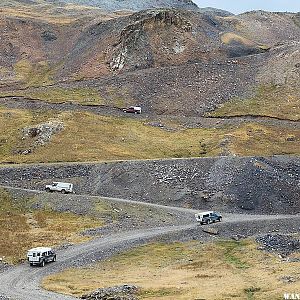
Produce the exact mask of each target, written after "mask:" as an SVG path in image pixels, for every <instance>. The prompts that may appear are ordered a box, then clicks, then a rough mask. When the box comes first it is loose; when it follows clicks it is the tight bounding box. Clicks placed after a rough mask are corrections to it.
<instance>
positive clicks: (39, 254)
mask: <svg viewBox="0 0 300 300" xmlns="http://www.w3.org/2000/svg"><path fill="white" fill-rule="evenodd" d="M27 260H28V262H29V264H30V266H34V265H38V266H40V267H44V266H45V263H48V262H55V261H56V253H55V252H54V250H53V249H52V248H49V247H36V248H32V249H30V250H28V252H27Z"/></svg>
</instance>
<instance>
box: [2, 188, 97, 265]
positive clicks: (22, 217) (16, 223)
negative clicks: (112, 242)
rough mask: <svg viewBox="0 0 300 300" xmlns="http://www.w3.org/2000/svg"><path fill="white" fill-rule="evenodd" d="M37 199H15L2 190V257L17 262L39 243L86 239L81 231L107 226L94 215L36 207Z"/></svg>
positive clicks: (56, 244)
mask: <svg viewBox="0 0 300 300" xmlns="http://www.w3.org/2000/svg"><path fill="white" fill-rule="evenodd" d="M34 202H35V200H34V199H26V198H23V199H22V198H20V199H17V200H16V199H12V197H11V196H10V195H9V194H8V193H6V192H4V191H3V190H0V257H4V260H5V261H6V262H10V263H16V262H18V261H20V260H22V259H24V258H25V255H26V251H27V250H28V249H30V248H32V247H37V246H45V245H47V246H58V245H61V244H63V243H74V242H83V241H85V240H87V237H83V236H81V235H79V233H80V232H81V231H83V230H85V229H88V228H94V227H99V226H101V225H103V222H102V221H99V220H95V219H92V218H90V217H85V216H80V217H78V216H77V215H75V214H72V213H58V212H55V211H53V210H51V209H40V210H34V209H32V208H31V205H32V204H33V203H34Z"/></svg>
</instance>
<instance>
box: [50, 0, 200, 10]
mask: <svg viewBox="0 0 300 300" xmlns="http://www.w3.org/2000/svg"><path fill="white" fill-rule="evenodd" d="M48 2H54V3H56V2H65V3H76V4H79V5H87V6H96V7H100V8H101V9H103V10H106V11H116V10H124V9H126V10H132V11H140V10H144V9H149V8H161V7H165V8H167V7H169V8H171V7H174V8H182V9H191V10H195V9H197V8H198V6H197V5H196V4H195V3H194V2H193V1H191V0H59V1H48Z"/></svg>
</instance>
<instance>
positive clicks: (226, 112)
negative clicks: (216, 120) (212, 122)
mask: <svg viewBox="0 0 300 300" xmlns="http://www.w3.org/2000/svg"><path fill="white" fill-rule="evenodd" d="M246 115H253V116H267V117H274V118H279V119H286V120H295V121H299V120H300V96H299V92H298V91H297V89H296V88H295V89H290V88H287V87H275V86H261V87H260V88H259V89H258V91H257V93H256V95H255V96H254V97H252V98H249V99H234V100H231V101H228V102H226V103H225V104H223V105H222V106H221V107H220V108H218V109H216V110H215V111H214V112H212V113H210V114H209V116H213V117H229V116H246Z"/></svg>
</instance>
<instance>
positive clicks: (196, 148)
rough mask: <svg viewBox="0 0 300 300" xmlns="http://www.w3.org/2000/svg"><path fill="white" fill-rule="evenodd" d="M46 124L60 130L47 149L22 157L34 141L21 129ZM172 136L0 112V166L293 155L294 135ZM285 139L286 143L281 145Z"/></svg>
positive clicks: (243, 129) (75, 116)
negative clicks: (51, 122)
mask: <svg viewBox="0 0 300 300" xmlns="http://www.w3.org/2000/svg"><path fill="white" fill-rule="evenodd" d="M48 120H60V121H62V122H63V123H64V127H65V129H64V130H63V131H61V132H59V133H57V134H55V135H53V136H52V139H51V141H50V143H48V144H45V145H44V146H39V147H37V148H35V149H34V150H33V153H31V154H28V155H21V154H17V151H18V150H24V149H28V148H30V147H31V146H32V144H33V143H34V138H26V139H22V134H21V129H22V128H23V127H25V126H29V125H36V124H40V123H43V122H46V121H48ZM171 125H172V126H173V128H174V129H175V130H174V131H166V130H163V129H160V128H157V127H151V126H149V125H145V124H144V122H143V121H140V120H134V119H129V118H116V117H107V116H99V115H94V114H91V113H80V112H62V113H60V114H59V115H57V114H56V113H55V112H44V111H41V112H30V111H24V110H9V109H0V127H1V128H3V130H2V131H1V133H0V162H7V161H13V162H18V163H22V162H23V163H25V162H56V161H61V162H64V161H93V160H115V159H148V158H149V159H154V158H168V157H201V156H216V155H220V154H222V153H223V152H224V151H226V152H227V153H228V152H229V153H231V154H235V155H273V154H299V147H298V143H299V134H300V133H299V130H296V129H290V128H285V127H274V126H265V125H261V124H255V123H245V124H241V125H239V126H238V127H224V128H221V129H182V128H181V127H180V124H171ZM287 139H291V140H290V141H287Z"/></svg>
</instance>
